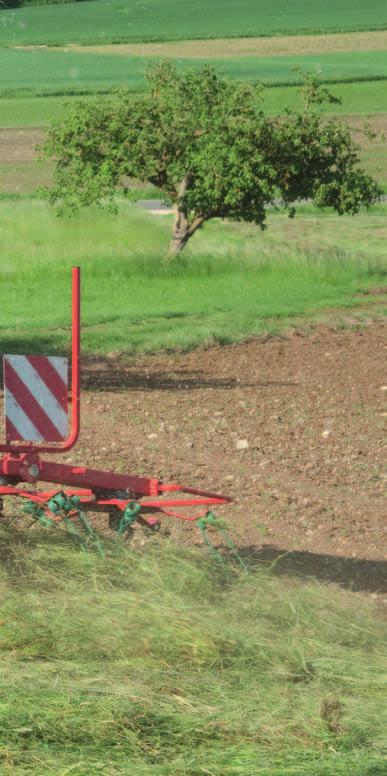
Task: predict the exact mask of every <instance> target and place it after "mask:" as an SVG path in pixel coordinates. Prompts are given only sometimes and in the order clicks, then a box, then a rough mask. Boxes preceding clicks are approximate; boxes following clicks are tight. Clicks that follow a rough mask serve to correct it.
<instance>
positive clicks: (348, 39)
mask: <svg viewBox="0 0 387 776" xmlns="http://www.w3.org/2000/svg"><path fill="white" fill-rule="evenodd" d="M386 45H387V31H386V30H379V31H375V32H348V33H338V34H334V35H281V36H278V37H266V38H265V37H262V38H227V39H224V40H222V39H218V40H185V41H179V42H176V43H175V42H169V41H168V42H166V43H116V44H110V45H102V46H98V45H97V46H80V45H77V44H70V45H68V46H66V47H60V50H62V51H63V50H65V51H69V50H71V51H78V52H80V53H83V54H117V55H118V56H123V57H128V56H140V57H141V56H144V57H145V56H147V57H148V56H149V57H192V58H196V57H199V58H202V57H206V58H207V59H208V58H212V57H249V56H259V57H267V56H269V57H271V56H290V55H292V54H298V55H302V54H324V53H325V54H329V53H333V52H337V51H384V50H385V48H386ZM15 48H22V49H25V50H27V51H28V50H29V51H31V50H34V49H36V48H47V46H16V47H15ZM52 50H55V49H52Z"/></svg>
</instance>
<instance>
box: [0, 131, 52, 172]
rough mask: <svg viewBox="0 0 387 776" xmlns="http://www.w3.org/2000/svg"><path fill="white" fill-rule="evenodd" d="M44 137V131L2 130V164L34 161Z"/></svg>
mask: <svg viewBox="0 0 387 776" xmlns="http://www.w3.org/2000/svg"><path fill="white" fill-rule="evenodd" d="M44 137H45V132H44V130H42V129H29V128H28V129H27V128H26V129H16V128H15V129H0V164H10V165H13V164H16V163H20V162H32V161H34V160H35V159H36V158H37V150H36V146H37V145H38V144H39V143H42V142H43V140H44Z"/></svg>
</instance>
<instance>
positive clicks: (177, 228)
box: [167, 209, 191, 260]
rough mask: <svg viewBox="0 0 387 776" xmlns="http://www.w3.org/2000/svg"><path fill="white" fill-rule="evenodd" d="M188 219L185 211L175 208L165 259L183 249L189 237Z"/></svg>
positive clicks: (170, 257)
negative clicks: (170, 238)
mask: <svg viewBox="0 0 387 776" xmlns="http://www.w3.org/2000/svg"><path fill="white" fill-rule="evenodd" d="M190 236H191V235H190V234H189V225H188V219H187V217H186V215H185V213H182V212H181V210H178V209H176V212H175V220H174V222H173V228H172V240H171V242H170V243H169V248H168V254H167V260H168V259H173V257H174V256H177V254H178V253H180V251H182V250H183V248H184V246H185V244H186V242H187V240H188V239H189V238H190Z"/></svg>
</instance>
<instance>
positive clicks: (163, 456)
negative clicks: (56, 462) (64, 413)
mask: <svg viewBox="0 0 387 776" xmlns="http://www.w3.org/2000/svg"><path fill="white" fill-rule="evenodd" d="M386 355H387V338H386V329H385V326H384V325H383V323H380V322H379V323H373V324H371V325H368V326H366V327H364V328H362V329H346V330H334V329H333V328H332V329H331V328H329V327H326V326H324V327H319V328H316V329H314V330H313V331H312V332H311V333H308V334H305V333H303V332H302V331H294V332H293V333H291V334H289V335H287V336H286V337H284V338H270V339H267V340H262V339H261V340H259V339H258V340H253V341H249V342H245V343H243V344H237V345H233V346H227V347H215V348H211V349H199V350H195V351H193V352H190V353H185V354H176V353H174V354H161V355H155V356H146V357H145V356H142V357H131V358H130V359H129V358H127V357H126V358H123V357H116V356H114V355H113V354H112V355H111V357H110V358H107V359H106V360H105V361H101V360H98V361H95V362H88V363H86V364H85V365H84V369H83V394H82V402H83V404H82V407H83V409H82V427H83V430H82V432H81V438H80V442H79V443H78V445H77V447H76V448H75V449H74V451H73V452H72V453H71V456H69V457H68V458H67V460H68V461H72V462H78V463H80V464H86V465H89V466H94V467H98V468H102V467H103V468H108V469H115V470H116V471H122V472H126V473H132V474H139V475H146V476H152V477H159V478H161V479H164V480H165V481H172V482H179V483H183V484H185V485H190V486H192V487H196V488H202V489H208V490H212V491H216V492H221V493H222V492H223V493H225V494H228V495H230V496H232V497H233V499H234V501H233V503H232V504H231V505H229V506H227V507H222V508H221V509H219V510H218V513H219V514H220V515H221V516H222V517H224V518H225V519H226V521H227V524H228V525H229V527H230V529H231V530H232V532H233V535H234V539H235V540H236V542H237V544H238V546H239V548H240V552H241V553H242V554H248V555H249V556H251V555H252V554H253V555H254V554H255V557H256V558H257V560H259V561H262V560H263V561H268V562H272V561H276V564H277V566H276V567H277V570H278V571H279V572H282V571H283V572H287V571H289V569H292V570H293V571H296V572H299V573H301V574H304V575H312V576H315V577H317V578H319V579H324V580H330V581H333V582H338V583H341V584H344V585H346V586H349V587H352V588H353V589H355V590H356V589H357V590H367V591H369V592H373V593H374V594H379V593H380V592H381V591H383V590H386V567H387V566H386V563H385V562H384V561H385V558H386V552H385V550H386V521H385V516H386V502H385V499H384V491H383V464H384V462H385V448H383V443H384V436H383V426H384V425H385V421H386V417H387V408H386V397H387V374H386ZM240 448H242V449H240ZM166 528H167V529H168V530H170V531H171V533H172V534H173V535H174V536H175V537H176V538H177V539H178V540H179V541H182V542H189V543H197V542H198V541H200V537H199V534H198V530H197V528H195V527H192V526H191V525H190V524H186V523H182V522H181V521H175V520H173V519H171V518H167V517H165V518H164V519H163V529H166ZM214 539H216V536H215V535H214Z"/></svg>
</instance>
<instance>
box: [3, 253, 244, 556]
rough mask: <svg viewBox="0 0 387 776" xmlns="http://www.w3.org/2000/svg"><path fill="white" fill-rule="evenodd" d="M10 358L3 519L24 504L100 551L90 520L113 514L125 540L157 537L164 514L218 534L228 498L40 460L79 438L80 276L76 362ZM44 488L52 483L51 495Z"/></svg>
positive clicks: (75, 290) (76, 283)
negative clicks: (135, 534) (138, 530)
mask: <svg viewBox="0 0 387 776" xmlns="http://www.w3.org/2000/svg"><path fill="white" fill-rule="evenodd" d="M68 371H69V370H68V362H67V359H66V358H62V357H58V356H52V357H49V356H31V355H28V356H20V355H4V357H3V373H4V412H5V444H1V445H0V453H3V454H4V455H3V457H0V514H1V513H2V509H3V499H4V497H19V498H21V499H23V500H24V509H23V511H24V512H26V513H28V514H29V515H30V516H31V518H32V519H33V521H38V522H40V523H41V524H43V525H44V526H47V527H48V526H58V527H65V528H66V529H67V530H68V531H70V533H73V534H76V535H77V536H78V537H79V538H81V542H82V543H83V545H84V546H88V545H94V546H98V547H99V546H100V544H99V539H98V534H97V531H96V529H95V528H94V526H93V523H92V521H89V520H88V519H87V517H86V515H87V513H88V512H89V513H90V512H92V513H98V512H103V513H107V514H108V517H109V526H110V528H111V529H113V530H115V531H116V532H117V533H118V534H122V535H127V534H128V533H131V530H132V528H133V526H134V524H135V523H137V524H140V525H143V526H145V527H147V528H149V529H152V530H157V529H158V528H159V526H160V515H162V514H164V515H168V516H170V517H173V518H176V519H178V520H184V521H189V522H197V524H198V526H199V528H200V530H201V532H202V534H203V538H204V541H205V542H206V543H207V544H208V543H209V540H208V537H207V534H206V529H207V527H209V526H211V525H212V526H213V527H217V528H218V529H219V530H220V531H221V532H223V534H224V538H225V539H226V541H227V540H228V535H227V534H226V533H225V531H224V529H223V528H222V525H221V523H220V522H218V521H217V519H216V518H215V517H214V515H213V513H212V511H211V510H212V508H213V507H214V506H216V505H219V504H226V503H227V502H230V501H231V499H230V498H229V497H228V496H222V495H218V494H216V493H209V492H207V491H203V490H198V489H195V488H190V487H186V486H184V485H176V484H173V483H164V482H162V481H160V480H159V479H153V478H148V477H138V476H136V475H132V474H116V473H114V472H112V471H105V470H97V469H90V468H88V467H86V466H74V465H71V464H64V463H58V462H55V461H51V460H49V461H47V460H43V459H42V457H41V455H42V453H50V454H53V453H54V454H55V453H56V454H58V453H67V452H68V451H69V450H71V448H72V447H74V445H75V444H76V442H77V439H78V436H79V431H80V394H81V391H80V269H79V267H73V270H72V357H71V380H70V382H71V387H70V390H69V379H68ZM38 483H45V486H47V485H48V484H51V485H52V486H53V487H51V488H50V489H46V490H41V489H38Z"/></svg>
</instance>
